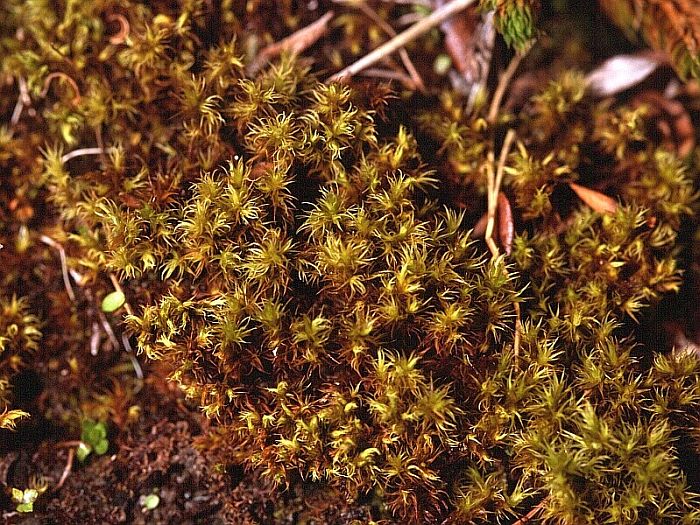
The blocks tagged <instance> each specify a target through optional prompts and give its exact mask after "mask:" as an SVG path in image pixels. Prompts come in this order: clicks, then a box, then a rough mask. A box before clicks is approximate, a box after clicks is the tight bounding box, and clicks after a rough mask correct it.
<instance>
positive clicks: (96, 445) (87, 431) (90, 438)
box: [76, 419, 109, 462]
mask: <svg viewBox="0 0 700 525" xmlns="http://www.w3.org/2000/svg"><path fill="white" fill-rule="evenodd" d="M108 448H109V441H108V440H107V425H105V424H104V423H103V422H102V421H91V420H89V419H84V420H83V423H82V429H81V432H80V445H79V446H78V449H77V452H76V456H77V457H78V461H81V462H82V461H85V459H86V458H87V457H88V455H90V454H91V453H92V452H95V454H97V455H98V456H101V455H102V454H104V453H105V452H107V449H108Z"/></svg>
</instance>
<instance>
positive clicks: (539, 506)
mask: <svg viewBox="0 0 700 525" xmlns="http://www.w3.org/2000/svg"><path fill="white" fill-rule="evenodd" d="M546 501H547V498H545V499H543V500H542V501H540V502H539V503H538V504H537V505H535V506H534V507H532V509H530V512H528V513H527V514H525V516H523V517H522V518H520V519H519V520H518V521H516V522H515V523H513V525H525V524H526V523H530V520H531V519H532V518H534V517H535V516H536V515H537V514H538V513H539V512H540V511H541V510H542V508H543V507H544V504H545V502H546Z"/></svg>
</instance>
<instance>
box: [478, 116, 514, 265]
mask: <svg viewBox="0 0 700 525" xmlns="http://www.w3.org/2000/svg"><path fill="white" fill-rule="evenodd" d="M514 140H515V131H514V130H512V129H509V130H508V133H506V138H505V140H504V141H503V147H502V148H501V155H500V157H499V159H498V166H497V167H496V170H495V175H494V169H493V168H490V169H489V171H488V173H487V175H488V183H489V185H488V222H487V223H486V233H485V236H486V242H487V243H488V241H489V239H491V240H493V239H492V236H493V229H494V225H495V224H496V209H497V207H498V192H499V191H501V183H502V182H503V173H504V170H505V165H506V159H507V157H508V153H510V148H511V146H512V145H513V141H514ZM491 157H493V155H491ZM489 164H492V162H489ZM489 246H490V245H489ZM492 251H493V250H492ZM496 256H497V255H496Z"/></svg>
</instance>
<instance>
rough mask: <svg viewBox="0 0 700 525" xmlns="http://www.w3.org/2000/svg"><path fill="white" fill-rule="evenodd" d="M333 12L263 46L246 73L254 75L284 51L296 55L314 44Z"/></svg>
mask: <svg viewBox="0 0 700 525" xmlns="http://www.w3.org/2000/svg"><path fill="white" fill-rule="evenodd" d="M333 14H334V13H333V11H328V12H327V13H326V14H325V15H323V16H322V17H321V18H319V19H318V20H316V21H315V22H313V23H311V24H309V25H308V26H306V27H302V28H301V29H299V30H298V31H295V32H294V33H292V34H291V35H289V36H288V37H287V38H283V39H282V40H280V41H279V42H275V43H274V44H270V45H269V46H267V47H265V48H263V49H262V51H260V53H258V56H256V57H255V59H254V60H253V61H252V62H251V63H250V64H249V65H248V68H247V73H248V74H249V75H254V74H255V73H257V72H258V71H260V69H262V67H263V66H264V65H265V63H266V62H267V61H269V60H270V59H271V58H274V57H276V56H278V55H280V54H282V53H284V52H288V53H293V54H295V55H297V54H299V53H301V52H302V51H304V50H306V49H308V48H309V47H311V46H312V45H314V44H315V43H316V42H317V41H318V39H319V38H321V37H322V36H323V35H324V34H325V33H326V31H327V30H328V22H330V21H331V19H332V18H333Z"/></svg>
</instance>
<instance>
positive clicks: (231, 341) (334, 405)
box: [3, 2, 700, 523]
mask: <svg viewBox="0 0 700 525" xmlns="http://www.w3.org/2000/svg"><path fill="white" fill-rule="evenodd" d="M509 4H511V3H509ZM513 4H515V7H513V9H515V10H516V14H514V15H507V14H506V13H507V12H508V11H507V10H506V7H505V4H504V3H499V4H498V6H497V7H498V8H499V9H504V10H506V11H504V13H503V14H502V15H501V16H502V19H501V20H502V22H501V24H502V25H503V28H504V33H508V34H511V31H512V32H513V34H511V37H510V39H511V41H513V42H514V43H516V45H517V44H518V42H520V45H522V44H523V43H524V40H525V39H527V38H529V34H530V33H528V31H529V29H528V27H530V26H529V24H530V23H531V20H532V9H534V5H535V4H534V3H526V2H514V3H513ZM10 7H11V9H10V10H9V11H10V13H11V17H10V20H12V21H13V23H15V24H17V25H18V27H24V26H25V24H27V21H30V20H35V19H36V17H37V16H38V13H41V12H42V11H43V10H42V9H40V8H39V7H37V6H36V5H33V4H32V5H30V6H29V8H28V9H27V10H26V11H22V10H20V9H19V8H18V6H17V5H16V4H14V3H12V4H10ZM129 7H133V10H129V11H128V13H129V16H130V17H131V18H130V27H131V32H130V35H129V38H128V39H125V40H123V41H121V42H119V43H118V44H114V43H108V42H109V38H108V33H107V30H106V27H107V26H105V25H104V24H102V18H101V16H102V15H103V14H105V12H108V11H110V10H113V11H116V12H118V11H120V10H123V9H124V7H123V6H121V5H116V4H112V3H106V4H100V5H99V6H96V7H95V10H94V11H91V10H90V9H91V8H88V7H84V8H82V9H83V11H81V15H82V16H73V15H72V14H71V13H73V11H71V10H70V9H66V10H65V12H62V13H61V14H56V15H55V17H54V18H51V19H49V18H47V19H45V20H44V22H43V23H44V24H45V26H43V27H48V29H45V30H41V27H42V26H38V27H39V28H38V29H32V30H31V32H29V33H28V35H29V36H28V37H27V41H26V43H25V45H24V49H22V50H13V52H12V53H10V54H9V58H7V59H6V60H5V61H4V62H3V64H4V67H5V68H8V67H10V66H12V67H13V68H15V70H16V71H17V74H18V75H22V76H23V78H26V79H27V83H28V86H29V90H30V93H31V94H32V95H33V96H34V97H36V98H39V96H44V97H47V98H46V100H44V101H43V106H42V114H41V116H40V118H41V119H43V120H42V122H46V124H47V126H48V131H47V135H48V144H47V146H46V148H45V153H44V162H43V168H44V173H43V183H44V185H45V186H44V187H45V188H46V191H48V192H50V194H51V199H52V202H53V204H54V205H55V206H56V208H57V209H58V211H59V212H60V214H61V219H62V221H64V225H65V227H66V229H67V230H69V231H70V238H71V240H72V245H71V249H72V250H74V253H75V257H74V264H75V266H76V268H79V269H80V271H81V272H82V273H83V274H84V275H85V281H86V282H91V283H93V285H94V286H95V287H96V288H97V289H98V292H99V293H100V294H102V295H104V293H102V292H104V291H103V290H99V285H98V284H95V283H99V282H100V272H111V273H113V274H114V275H115V276H116V278H118V279H121V281H122V286H123V287H124V289H125V292H126V298H127V300H128V304H129V305H131V306H133V307H134V309H133V313H132V314H131V315H129V316H128V317H127V326H128V327H129V328H130V330H131V331H132V332H133V334H134V336H135V338H136V340H137V342H138V348H139V350H141V351H143V352H145V353H146V354H147V355H148V356H149V357H150V358H151V359H154V360H160V361H162V362H163V363H165V364H166V366H167V368H168V371H169V373H170V378H171V379H172V380H174V381H176V382H177V383H178V384H179V385H180V386H181V387H182V389H183V391H184V392H185V393H186V394H187V396H188V397H189V398H190V399H192V400H193V401H194V402H195V403H197V404H198V405H199V406H200V407H201V408H202V410H203V411H204V412H205V413H206V414H207V415H208V416H209V417H211V418H212V419H215V420H216V422H217V429H216V431H215V432H213V433H212V434H211V436H209V438H208V441H203V443H206V444H207V446H209V447H210V449H209V450H210V454H211V456H212V460H213V461H214V460H215V461H220V462H223V463H231V462H239V463H244V464H245V465H246V466H249V467H251V468H256V469H258V470H259V471H260V472H261V474H262V475H263V476H265V477H267V478H269V479H271V480H273V481H275V482H276V483H278V484H279V485H285V484H286V485H289V484H291V483H293V482H295V480H298V479H300V478H303V479H308V480H312V481H317V482H319V483H322V484H326V485H329V486H331V488H332V490H333V492H334V493H338V494H342V495H344V496H348V497H350V498H356V497H359V496H360V495H366V494H373V495H374V496H375V497H376V498H377V500H378V501H380V502H381V506H382V507H383V508H384V509H387V510H388V511H390V512H391V513H393V514H394V515H395V516H396V517H398V518H399V519H401V520H402V521H404V522H412V523H426V522H441V521H443V520H448V521H449V520H452V521H453V522H455V523H463V522H465V521H471V522H475V523H494V522H499V521H505V520H506V519H513V516H516V515H522V514H524V513H526V512H527V511H528V510H529V509H530V508H532V507H533V506H535V505H539V506H540V508H541V509H542V512H543V515H544V516H545V517H546V518H548V519H550V520H551V521H553V522H559V523H591V522H611V523H634V522H637V521H640V520H644V521H648V522H651V523H679V522H681V523H693V522H695V521H697V520H698V519H699V518H700V516H699V515H698V511H697V510H696V509H697V508H698V496H697V495H696V494H695V493H694V492H693V491H692V490H691V489H690V487H689V486H688V483H687V481H686V478H685V474H684V472H683V470H682V460H681V457H680V454H679V452H677V451H676V450H675V449H674V444H675V443H676V442H677V440H685V441H687V440H688V439H690V435H691V433H692V432H693V430H692V426H693V424H694V423H693V421H694V419H693V418H695V417H697V414H698V410H699V408H700V406H699V404H700V386H699V385H700V363H699V362H698V359H697V357H693V356H690V355H685V354H683V353H674V354H669V355H660V354H659V355H653V359H648V360H647V361H649V362H651V364H650V363H649V362H644V361H643V360H642V359H640V358H639V354H641V353H642V352H641V350H642V348H641V347H639V346H637V345H636V343H635V341H634V338H633V327H632V321H633V319H634V317H635V316H636V315H638V314H639V312H640V311H641V310H642V308H643V307H644V306H645V305H647V304H651V303H653V302H655V301H656V300H658V298H659V297H660V296H661V295H662V294H664V293H666V292H669V291H673V290H675V289H677V287H678V284H679V275H680V274H679V270H678V269H677V267H676V263H675V250H676V248H675V242H676V238H675V236H676V232H677V231H678V229H679V227H680V224H681V221H682V220H683V219H684V217H685V216H686V215H687V214H688V213H689V211H690V205H691V204H692V202H693V200H694V194H693V190H692V184H691V183H690V181H689V180H688V179H687V177H686V174H685V172H684V170H683V167H682V165H681V164H680V163H679V161H677V160H676V159H675V158H674V157H673V155H672V154H670V153H667V152H664V151H663V150H660V149H659V148H658V147H657V145H656V144H655V143H654V142H653V141H652V140H650V139H648V138H647V137H646V135H645V133H644V125H643V123H644V119H643V112H641V111H640V112H638V113H636V112H635V111H632V110H629V109H626V108H624V107H621V108H612V109H611V108H610V107H608V106H605V105H604V104H601V103H597V102H595V101H592V100H589V99H588V98H587V96H586V94H585V89H584V86H583V83H582V79H581V76H580V75H578V74H575V73H567V74H566V75H565V76H563V77H562V78H561V79H560V80H559V81H557V82H554V83H552V84H551V85H550V86H549V87H548V88H547V89H546V90H545V91H544V92H542V93H540V94H538V95H536V96H535V97H533V98H531V99H530V100H529V101H528V103H527V104H526V105H525V107H524V108H523V109H522V111H520V112H519V113H518V114H517V115H506V114H502V115H501V116H500V118H499V120H498V122H499V123H510V124H512V125H513V127H515V128H517V129H518V137H519V141H520V145H519V147H518V148H517V150H516V151H515V152H514V153H512V154H511V155H510V156H509V157H507V159H506V172H507V176H506V179H505V187H504V191H505V193H507V194H509V195H511V196H512V199H511V201H512V202H513V203H514V204H515V206H514V212H515V221H516V222H517V223H518V224H517V225H518V228H517V229H518V231H519V232H520V234H519V235H518V236H516V238H515V241H514V244H513V250H512V257H511V258H510V259H508V258H506V257H504V256H498V257H489V256H488V255H487V252H486V250H485V249H484V248H483V246H481V245H480V244H479V243H477V242H476V241H475V240H474V239H473V238H472V235H471V233H470V228H471V226H472V225H473V224H474V222H475V221H474V222H472V221H471V218H472V217H473V216H477V215H478V214H479V213H480V212H481V211H483V205H482V204H481V201H482V200H483V199H481V198H480V197H481V196H483V194H484V190H485V180H486V177H485V166H487V165H489V164H490V163H491V158H492V157H493V156H495V151H494V150H495V149H496V146H500V144H494V141H492V140H491V139H492V138H493V137H497V136H499V134H500V131H501V130H500V127H496V126H494V125H493V124H489V123H488V122H487V120H486V119H485V116H484V113H485V111H483V110H481V109H478V110H477V111H476V112H475V113H470V112H467V111H466V110H465V108H466V104H465V103H464V102H463V101H461V100H460V99H459V98H458V97H455V96H452V95H446V96H443V98H442V107H441V108H438V109H437V110H434V111H432V112H431V114H430V115H428V116H422V117H419V120H418V122H419V123H422V124H425V127H424V128H423V129H422V130H421V131H422V132H424V133H428V134H429V135H431V136H432V138H433V139H434V140H436V141H437V142H438V143H439V145H440V146H442V147H441V148H440V147H438V148H436V149H437V150H438V151H437V153H432V152H428V153H427V154H426V155H425V156H421V155H420V154H419V145H418V143H417V141H416V139H415V138H414V136H415V135H416V134H415V133H414V132H413V131H412V130H411V128H412V126H413V125H414V123H413V122H404V123H402V124H403V125H397V126H395V127H393V128H391V126H389V125H386V123H380V122H379V121H378V119H377V114H376V113H374V112H373V111H372V110H371V109H369V107H368V104H367V102H366V100H365V99H367V98H370V99H371V98H372V97H371V96H369V97H368V96H366V95H365V94H363V93H361V92H358V91H354V90H352V89H350V88H348V87H346V86H341V85H335V84H331V85H326V84H323V83H320V82H319V81H318V79H317V77H316V76H315V75H314V74H313V73H311V69H310V66H309V65H308V64H306V63H304V62H303V61H298V60H293V59H291V58H289V57H283V58H282V59H281V60H279V61H278V62H277V63H275V64H273V65H271V66H269V67H267V68H265V69H264V70H263V71H262V72H261V73H260V74H259V75H256V76H254V77H250V76H248V75H247V74H246V72H245V60H244V59H243V58H241V57H240V54H241V53H240V52H239V47H238V46H237V44H236V40H235V38H234V37H235V36H237V35H235V34H233V33H232V32H230V31H229V32H228V33H226V32H224V33H222V34H221V35H220V41H221V42H222V43H221V44H219V45H213V46H211V47H206V46H202V45H200V37H199V32H201V30H202V28H203V27H205V26H206V23H205V22H206V16H205V14H204V11H203V10H202V9H200V8H201V3H198V2H192V3H189V2H187V3H184V5H182V6H179V7H177V8H175V7H167V8H166V7H163V8H162V9H161V10H160V11H159V7H158V5H157V4H156V7H154V8H153V9H150V8H147V7H145V6H142V5H140V4H139V5H131V4H129ZM511 7H512V6H511ZM76 9H77V8H76ZM124 12H127V11H124ZM499 13H500V12H499ZM32 17H34V18H32ZM46 24H47V25H48V26H46ZM59 29H60V30H59ZM27 31H29V28H27ZM516 33H517V35H521V36H519V37H517V35H516V36H513V35H515V34H516ZM75 35H82V37H81V38H82V39H78V41H77V43H76V44H75V45H74V47H71V46H70V45H69V41H71V39H72V38H74V36H75ZM518 39H519V40H518ZM62 46H63V47H62ZM66 46H68V47H66ZM56 48H59V49H64V48H65V50H66V51H65V52H66V53H69V52H72V53H74V55H71V57H73V58H74V59H75V61H76V64H75V65H74V67H73V68H71V70H70V71H64V70H63V69H61V72H62V73H63V75H58V76H54V77H51V78H49V76H50V75H49V73H48V72H49V71H51V70H52V69H53V68H58V65H57V63H61V61H60V60H58V59H57V57H56V56H55V54H54V51H52V50H55V49H56ZM30 59H31V60H30ZM30 66H31V67H30ZM59 69H60V68H59ZM106 70H108V71H109V75H107V73H106ZM31 75H34V76H33V77H32V76H31ZM108 77H109V78H110V81H107V78H108ZM47 79H48V80H47ZM71 81H72V82H71ZM47 82H48V85H49V87H50V89H49V90H47V92H46V93H44V94H43V95H41V91H39V86H42V85H43V84H42V83H47ZM51 82H53V83H51ZM74 85H75V86H77V87H78V90H79V92H80V93H79V94H80V97H79V98H78V97H76V93H75V86H74ZM382 102H383V99H382V97H381V96H379V97H377V96H375V97H374V98H373V103H374V104H376V106H377V107H378V106H380V105H381V103H382ZM137 115H138V117H137ZM499 125H500V124H499ZM88 144H89V145H92V144H95V145H96V146H95V150H91V154H92V153H94V154H95V155H93V156H89V157H88V156H86V151H85V150H83V151H81V150H78V151H77V152H76V151H73V152H70V153H69V154H67V155H66V156H64V151H66V149H67V148H75V147H78V146H84V145H88ZM426 158H430V159H431V160H438V161H445V162H444V163H443V166H444V165H448V166H451V167H452V168H453V170H454V172H456V173H457V175H458V176H459V177H460V183H461V185H462V187H463V188H465V195H467V197H468V200H466V202H464V203H463V204H464V206H465V210H463V211H462V212H458V211H456V210H455V209H454V207H452V206H449V205H448V206H444V205H442V203H441V201H443V202H444V201H449V200H450V199H449V198H448V196H446V195H445V192H444V191H442V190H443V186H442V182H443V173H442V171H438V170H434V169H432V168H431V167H430V166H428V165H427V164H426V163H425V162H424V160H423V159H426ZM574 181H577V182H578V183H579V184H582V185H584V186H587V187H589V188H593V189H595V190H597V191H599V192H606V193H608V194H610V195H612V196H614V197H615V198H616V199H619V201H620V204H619V206H618V207H617V208H618V209H617V211H616V212H614V213H610V214H602V213H599V212H596V211H593V210H590V209H588V208H586V207H584V206H583V205H582V204H581V202H580V201H579V200H578V199H577V197H576V195H575V194H574V192H573V191H572V190H571V186H570V183H572V182H574ZM645 351H646V352H647V353H651V351H650V350H648V349H645ZM696 452H697V451H694V452H693V453H696Z"/></svg>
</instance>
